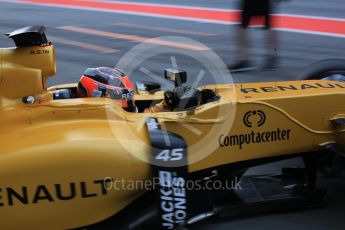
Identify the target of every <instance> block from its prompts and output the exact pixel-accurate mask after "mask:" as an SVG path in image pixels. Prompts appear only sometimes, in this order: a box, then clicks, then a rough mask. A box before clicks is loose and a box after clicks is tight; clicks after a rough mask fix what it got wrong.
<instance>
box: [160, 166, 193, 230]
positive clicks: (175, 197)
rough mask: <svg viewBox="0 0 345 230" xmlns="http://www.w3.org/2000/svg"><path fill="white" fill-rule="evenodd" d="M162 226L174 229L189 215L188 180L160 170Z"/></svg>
mask: <svg viewBox="0 0 345 230" xmlns="http://www.w3.org/2000/svg"><path fill="white" fill-rule="evenodd" d="M158 173H159V186H160V201H161V202H160V206H161V207H160V208H161V212H162V213H161V218H162V227H164V228H167V229H174V228H175V226H176V224H182V223H183V222H184V221H185V219H186V217H187V206H186V204H187V201H186V188H185V184H186V181H185V179H184V178H183V177H181V176H177V174H176V173H173V172H169V171H163V170H162V171H159V172H158Z"/></svg>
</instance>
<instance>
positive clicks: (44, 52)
mask: <svg viewBox="0 0 345 230" xmlns="http://www.w3.org/2000/svg"><path fill="white" fill-rule="evenodd" d="M30 54H49V50H31V51H30Z"/></svg>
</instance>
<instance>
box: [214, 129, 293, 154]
mask: <svg viewBox="0 0 345 230" xmlns="http://www.w3.org/2000/svg"><path fill="white" fill-rule="evenodd" d="M290 137H291V130H290V129H280V128H278V129H276V130H271V131H264V132H254V131H251V132H250V133H246V134H235V135H229V136H226V135H223V134H222V135H220V136H219V138H218V142H219V146H220V147H232V146H238V147H239V149H242V147H243V146H244V145H246V144H247V145H250V144H259V143H270V142H279V141H287V140H290Z"/></svg>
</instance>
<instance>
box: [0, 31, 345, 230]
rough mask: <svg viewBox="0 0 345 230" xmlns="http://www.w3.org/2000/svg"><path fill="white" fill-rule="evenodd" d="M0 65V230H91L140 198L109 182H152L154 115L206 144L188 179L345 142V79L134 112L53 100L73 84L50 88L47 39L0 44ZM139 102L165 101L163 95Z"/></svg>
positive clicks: (270, 86) (107, 103) (256, 88)
mask: <svg viewBox="0 0 345 230" xmlns="http://www.w3.org/2000/svg"><path fill="white" fill-rule="evenodd" d="M35 33H39V34H40V35H42V36H43V35H44V34H43V32H42V31H39V32H37V31H36V32H35ZM20 34H21V36H23V34H27V33H25V31H24V32H23V31H22V33H20ZM0 63H1V67H0V68H1V69H0V116H1V119H0V123H1V125H0V140H1V149H0V178H1V182H0V219H1V221H0V228H1V229H21V228H28V227H29V228H30V229H47V228H50V229H70V228H78V227H82V226H88V225H91V224H94V223H97V222H101V221H103V220H105V219H107V218H109V217H111V216H113V215H116V214H117V213H119V212H120V211H121V210H123V209H124V208H125V207H127V206H128V205H130V204H132V203H133V202H135V200H136V199H138V198H139V197H140V196H142V195H143V194H144V193H145V192H146V191H145V190H143V189H138V188H133V189H127V190H126V189H110V190H107V189H105V187H104V178H111V179H112V180H114V181H117V180H124V181H145V180H150V179H152V171H153V169H152V165H151V164H150V163H148V162H149V161H150V157H151V155H152V145H151V143H152V139H151V137H150V131H149V129H148V127H147V125H146V123H145V122H146V121H147V119H151V118H153V119H155V120H156V121H158V123H159V124H164V126H163V125H162V127H161V129H162V130H164V131H167V132H169V133H173V134H176V135H177V136H178V137H179V138H182V139H183V140H184V141H185V143H186V151H187V156H189V155H192V154H193V153H198V152H200V151H202V150H203V149H205V148H208V149H210V152H209V153H208V154H207V156H205V157H203V158H201V159H199V160H196V161H193V162H191V161H188V160H187V162H188V164H187V165H188V167H187V171H188V173H189V174H191V175H193V174H197V173H199V172H211V171H212V170H214V169H218V168H221V169H225V171H227V170H230V171H231V167H232V166H236V165H240V168H243V169H246V168H248V167H250V166H252V165H257V164H261V160H264V159H267V161H271V160H274V159H275V158H279V159H280V158H289V157H295V156H296V155H302V154H305V153H308V152H311V153H313V152H317V151H320V150H322V149H324V148H326V147H327V146H336V147H337V148H341V146H344V145H345V126H344V123H343V120H344V119H345V106H344V104H343V101H344V100H345V83H344V82H335V81H321V80H309V81H285V82H262V83H243V84H232V85H228V84H220V85H208V86H202V87H199V89H206V88H207V89H211V90H213V91H214V92H215V93H216V94H217V95H218V96H219V97H220V99H219V100H217V101H214V102H210V103H206V104H204V105H201V106H199V107H197V108H195V109H194V110H192V111H172V112H158V113H131V112H127V111H125V110H123V109H122V108H121V107H119V106H118V105H117V104H116V103H114V101H113V100H111V99H108V98H73V99H64V100H53V95H52V92H53V91H54V90H56V89H61V88H75V87H76V84H69V85H59V86H53V87H51V88H47V79H48V78H49V77H51V76H53V75H54V74H55V72H56V66H55V51H54V46H53V45H52V44H51V43H43V44H39V45H32V44H31V45H30V44H29V45H23V46H20V45H19V46H18V47H14V48H3V49H0ZM30 96H31V97H33V100H34V101H31V100H28V99H29V98H30ZM31 99H32V98H31ZM135 100H136V102H140V101H160V100H163V92H161V91H159V92H155V93H152V94H150V93H139V92H138V93H136V94H135ZM229 120H231V125H230V126H229V124H228V122H229ZM186 124H187V125H188V127H186ZM224 127H229V128H226V129H224ZM193 130H201V133H202V134H200V133H199V134H196V133H195V132H193ZM200 135H201V136H200ZM203 138H205V140H206V139H207V141H200V139H203ZM203 140H204V139H203ZM187 159H188V157H187ZM228 167H229V169H228Z"/></svg>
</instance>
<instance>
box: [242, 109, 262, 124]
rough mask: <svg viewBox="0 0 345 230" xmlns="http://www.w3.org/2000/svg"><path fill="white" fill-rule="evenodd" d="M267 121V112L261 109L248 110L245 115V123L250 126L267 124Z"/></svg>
mask: <svg viewBox="0 0 345 230" xmlns="http://www.w3.org/2000/svg"><path fill="white" fill-rule="evenodd" d="M265 121H266V114H265V113H264V112H263V111H261V110H255V111H248V112H246V113H245V114H244V116H243V123H244V124H245V126H247V127H249V128H251V127H253V126H254V125H256V126H257V127H260V126H262V125H263V124H265Z"/></svg>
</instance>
